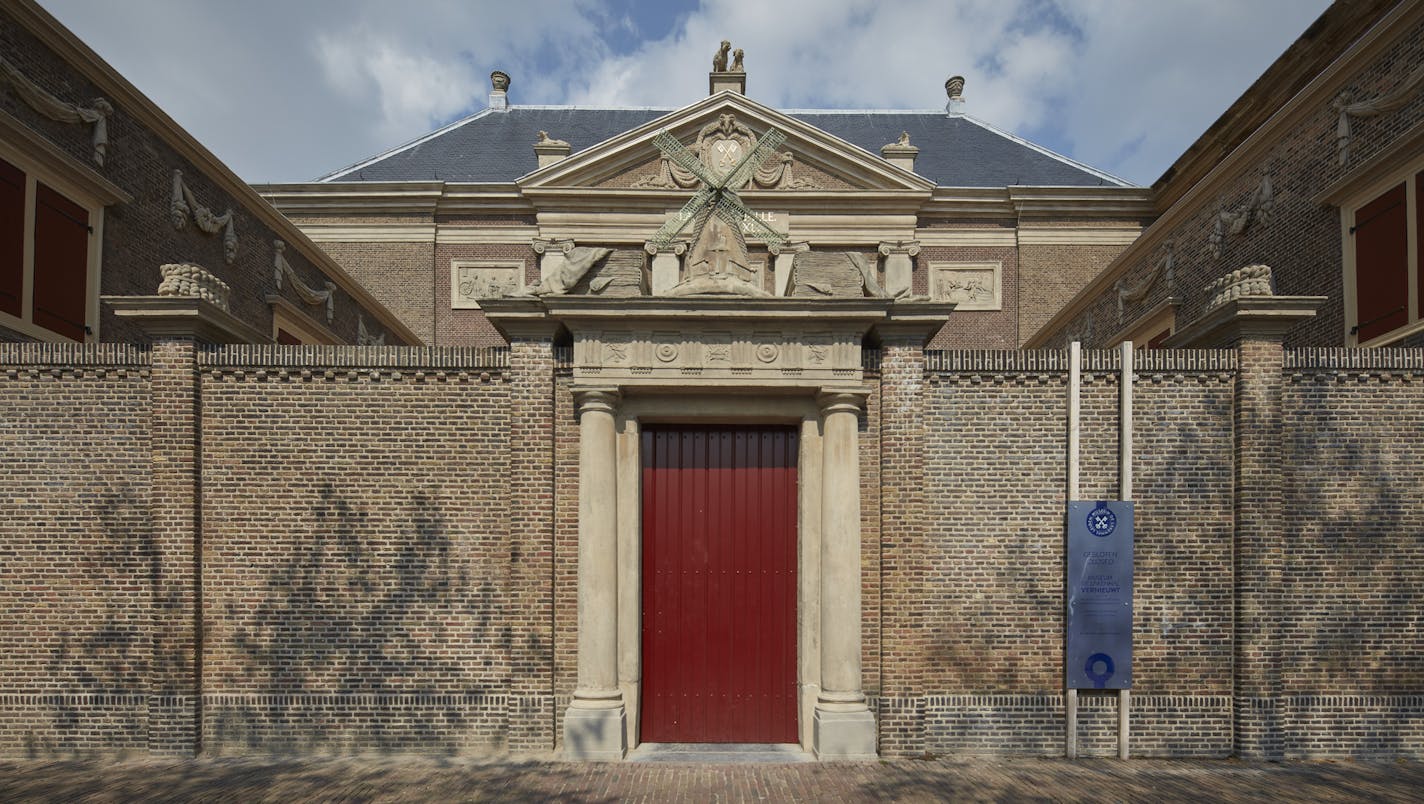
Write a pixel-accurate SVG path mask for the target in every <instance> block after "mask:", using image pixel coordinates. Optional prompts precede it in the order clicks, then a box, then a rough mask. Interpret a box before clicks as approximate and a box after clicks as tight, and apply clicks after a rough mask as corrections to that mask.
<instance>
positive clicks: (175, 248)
mask: <svg viewBox="0 0 1424 804" xmlns="http://www.w3.org/2000/svg"><path fill="white" fill-rule="evenodd" d="M0 53H3V54H4V57H5V59H6V60H7V61H9V62H10V63H11V64H12V65H13V66H14V67H15V68H16V69H18V70H19V71H20V72H22V73H23V74H24V75H25V76H26V77H28V78H29V79H30V80H31V81H33V82H35V83H36V84H38V85H39V86H40V87H41V88H43V89H44V90H45V91H47V92H50V93H51V94H53V95H55V96H56V97H58V98H59V99H60V100H62V101H64V102H67V103H78V104H81V105H88V104H89V103H90V102H91V101H92V99H94V98H96V97H106V98H107V99H108V100H109V101H110V102H111V103H112V105H113V107H114V112H113V114H112V115H111V116H110V117H109V118H108V123H107V126H108V138H109V141H108V148H107V153H106V155H105V157H104V164H103V165H102V166H99V165H96V164H94V161H93V157H92V154H93V150H94V149H93V143H92V139H91V128H90V127H89V126H88V125H70V124H66V123H59V122H55V121H53V120H50V119H48V118H46V117H44V116H43V115H40V114H38V113H37V112H35V110H34V109H32V108H31V107H30V106H29V105H28V104H26V103H25V102H24V101H23V100H21V99H20V98H19V97H18V96H17V95H16V94H15V92H13V91H11V90H10V89H9V88H8V87H3V88H0V110H3V111H4V112H7V113H9V114H11V115H13V116H14V117H15V118H17V119H18V120H20V121H21V122H22V123H23V124H24V125H26V126H28V127H29V128H31V129H32V130H34V131H35V132H37V133H38V134H39V135H41V136H42V137H44V138H45V139H46V140H48V141H49V142H51V143H52V144H54V145H55V146H56V147H58V148H59V149H60V150H61V151H63V152H64V153H65V154H67V155H69V156H71V157H73V158H74V159H75V160H76V161H77V162H79V163H80V164H82V165H84V166H85V167H87V168H90V169H92V170H94V171H95V172H97V173H98V174H99V175H101V176H103V177H104V178H106V179H108V180H109V181H110V182H113V183H114V184H115V185H117V186H118V187H119V188H121V189H123V190H124V191H125V192H127V193H129V194H130V195H131V196H132V197H133V200H132V201H131V202H130V203H117V204H114V205H112V206H110V207H108V208H107V209H106V211H105V214H104V221H103V224H104V226H103V233H104V243H103V250H102V251H103V253H102V262H101V276H100V284H99V293H100V294H101V295H115V296H148V295H153V294H154V293H155V292H156V291H157V289H158V285H159V283H160V282H161V281H162V277H161V276H160V275H159V272H158V267H159V266H160V265H163V264H165V263H178V262H191V263H196V264H198V265H201V266H202V267H203V268H205V269H207V270H208V271H209V272H210V273H212V274H213V275H215V276H216V277H218V278H219V279H221V280H222V281H224V282H226V283H227V284H228V285H229V286H231V288H232V299H231V304H232V313H233V315H234V316H236V317H237V318H239V319H241V320H242V321H244V322H246V323H248V324H250V325H252V326H253V327H255V328H256V329H258V330H259V331H261V332H264V333H266V332H270V331H271V329H272V318H273V316H272V308H271V305H270V304H269V303H268V302H267V300H266V297H267V295H268V294H277V295H280V296H282V297H284V298H286V299H288V300H290V301H291V302H293V303H294V304H295V305H296V306H297V307H298V308H300V309H302V310H305V311H308V312H309V314H310V317H311V318H312V320H313V321H314V322H315V323H317V324H320V325H322V326H326V327H328V328H329V329H331V330H332V331H333V332H335V334H336V335H337V336H338V337H340V338H342V339H344V340H345V341H346V342H348V343H355V341H356V335H357V331H358V326H359V325H358V316H359V317H363V318H364V320H365V325H366V328H367V331H368V332H370V333H371V334H372V335H379V334H381V333H382V332H384V331H385V327H383V326H382V325H381V323H380V322H379V321H378V320H377V318H376V317H375V316H374V315H373V314H372V313H371V311H370V310H367V309H365V308H363V307H362V305H361V304H360V303H359V302H358V301H357V300H355V299H354V298H353V297H352V296H351V295H350V294H348V293H347V292H346V291H345V290H343V289H340V288H338V289H337V291H336V302H335V308H334V313H335V315H334V319H333V321H332V322H330V323H328V322H327V321H326V315H325V307H324V306H315V307H312V306H308V305H305V304H303V302H302V301H301V300H300V298H299V297H298V296H297V295H296V293H295V291H293V290H292V288H291V283H290V282H289V281H284V282H283V288H282V290H280V291H279V290H277V287H276V278H275V274H274V270H273V259H274V256H275V254H276V251H275V247H274V245H273V240H274V239H276V238H278V237H281V236H282V235H280V234H278V233H276V232H275V231H274V230H273V229H272V228H271V227H270V226H268V225H267V224H266V223H265V222H264V221H263V219H262V218H261V217H260V216H258V215H257V214H255V213H254V211H253V209H251V208H249V207H248V206H247V204H248V200H246V199H243V198H240V197H238V196H236V195H234V194H232V193H230V192H228V191H227V190H225V189H224V184H223V183H222V181H221V180H220V179H219V177H217V176H216V175H210V173H211V170H210V169H209V168H206V167H205V166H202V165H197V164H194V163H193V162H192V161H190V160H189V159H187V158H186V157H184V156H183V155H182V154H181V153H180V152H179V150H178V149H176V148H175V147H174V146H173V144H172V143H170V142H169V141H168V139H166V137H165V136H163V135H161V134H159V133H158V132H156V131H154V130H153V129H151V128H149V127H148V124H147V122H146V120H145V118H144V117H143V116H142V115H141V114H140V113H139V112H138V110H136V109H133V108H129V107H128V106H127V105H126V104H125V103H124V102H123V101H122V100H121V99H119V98H117V97H115V94H114V93H113V92H111V91H109V90H106V89H105V88H103V87H101V86H99V85H98V84H96V83H94V82H93V81H91V80H89V79H88V78H87V77H86V76H85V74H84V73H83V72H81V71H80V69H78V68H77V67H76V66H74V65H73V64H71V63H69V62H67V61H66V60H65V58H64V57H62V56H61V55H59V54H57V53H56V52H55V51H53V50H51V49H50V48H49V47H48V46H47V45H46V44H45V43H44V42H42V41H41V40H40V39H39V38H38V37H36V36H35V35H34V34H32V33H31V32H30V31H29V30H27V29H26V28H25V27H24V26H23V25H21V24H20V22H19V19H18V17H17V16H16V14H14V13H13V12H12V11H10V10H8V9H2V8H0ZM175 169H178V170H181V171H182V173H183V181H184V182H185V183H186V184H187V186H188V187H189V188H190V189H191V190H192V192H193V195H194V197H195V198H196V199H197V201H198V203H200V204H201V205H203V206H205V207H207V208H208V209H209V210H211V212H212V213H213V214H214V215H222V214H223V213H224V212H226V211H227V210H229V209H231V210H232V212H233V214H234V216H235V217H234V221H233V225H234V229H235V232H236V235H237V238H238V249H237V254H236V256H235V259H234V260H233V261H232V262H231V263H228V262H227V260H226V258H225V255H224V246H223V237H222V235H221V233H219V234H217V235H208V234H205V233H203V232H202V231H201V230H199V229H198V228H197V226H196V224H195V223H194V222H193V220H192V219H191V218H189V219H188V220H187V222H186V224H185V225H184V226H183V228H182V229H181V230H180V229H175V228H174V225H173V217H172V206H171V199H172V196H173V192H172V191H173V171H174V170H175ZM253 203H256V202H253ZM285 256H286V259H287V261H288V262H289V263H290V264H291V266H292V268H293V270H295V271H296V273H297V275H298V276H299V277H301V279H302V281H303V282H304V283H306V284H307V285H308V286H310V287H312V288H315V289H317V290H321V289H322V288H323V287H324V285H325V282H326V280H327V279H328V278H329V277H327V276H326V275H325V274H323V273H322V271H321V270H320V269H319V268H318V267H317V266H316V263H315V262H313V260H312V259H309V258H308V256H307V255H306V254H304V253H303V249H302V247H300V246H299V245H298V244H295V243H287V248H286V251H285ZM98 325H99V326H98V329H97V333H98V338H99V339H100V340H102V341H117V342H129V343H142V342H143V341H144V336H143V335H142V333H140V332H139V331H138V329H137V328H136V327H135V326H134V325H132V324H130V323H128V322H126V321H124V320H121V319H119V318H117V317H116V316H114V315H113V313H112V312H111V311H109V309H108V308H107V306H106V305H102V304H101V306H100V316H99V321H98ZM10 337H20V336H18V334H17V333H11V335H10ZM24 339H28V338H24ZM398 342H400V339H399V338H397V337H396V336H395V335H394V334H387V337H386V343H387V344H396V343H398Z"/></svg>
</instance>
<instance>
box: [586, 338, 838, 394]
mask: <svg viewBox="0 0 1424 804" xmlns="http://www.w3.org/2000/svg"><path fill="white" fill-rule="evenodd" d="M860 357H861V356H860V336H859V335H858V333H856V332H850V331H845V332H837V331H834V330H825V331H816V332H809V333H807V332H802V331H800V330H797V331H789V330H782V329H771V328H761V327H756V326H754V325H744V326H738V327H726V328H723V327H718V328H716V329H709V330H706V331H684V330H678V329H674V328H671V327H667V328H659V329H647V330H639V329H633V330H618V329H603V330H599V331H591V332H581V333H579V334H578V335H577V336H576V337H575V340H574V364H575V365H574V373H575V376H576V377H582V378H585V379H589V380H593V379H599V380H610V381H629V380H633V381H636V380H638V379H654V380H659V379H661V380H668V379H674V378H679V377H698V378H701V379H732V380H736V379H747V380H756V381H759V382H766V381H770V382H777V381H785V382H800V381H804V380H812V381H835V380H858V379H860V376H861V366H860Z"/></svg>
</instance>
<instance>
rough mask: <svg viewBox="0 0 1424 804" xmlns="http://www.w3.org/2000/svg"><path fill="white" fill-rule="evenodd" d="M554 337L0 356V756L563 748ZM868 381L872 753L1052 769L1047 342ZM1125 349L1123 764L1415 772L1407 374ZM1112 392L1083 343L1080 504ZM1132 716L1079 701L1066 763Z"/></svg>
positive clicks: (1053, 405)
mask: <svg viewBox="0 0 1424 804" xmlns="http://www.w3.org/2000/svg"><path fill="white" fill-rule="evenodd" d="M567 352H568V350H567V348H566V347H555V346H554V345H553V333H552V332H547V333H544V334H542V335H541V334H538V333H524V334H523V335H520V336H519V337H516V338H515V342H514V344H513V345H512V346H511V348H510V350H509V351H505V350H497V351H484V350H472V349H421V350H371V349H357V348H353V347H337V348H326V347H320V348H318V347H301V348H275V347H224V348H220V349H212V348H205V347H195V346H194V345H192V344H191V343H189V342H183V341H177V342H172V341H170V342H164V343H162V344H159V345H156V346H155V347H154V348H153V349H152V350H151V351H138V350H134V349H132V348H130V347H116V346H97V347H95V346H91V347H56V346H46V345H35V344H21V345H10V346H4V347H0V402H3V404H0V424H3V425H4V426H3V427H0V459H3V460H0V477H3V478H4V479H5V481H6V488H7V491H6V494H5V495H3V496H2V497H0V522H4V523H5V524H4V525H3V526H0V554H3V555H4V557H5V559H6V560H5V561H4V562H3V564H0V613H3V617H4V622H5V623H6V626H7V627H6V628H5V629H4V631H3V632H0V648H3V649H2V650H0V671H3V672H0V753H4V754H9V755H27V754H28V755H33V756H56V755H67V754H81V753H96V752H103V753H113V752H121V751H126V750H127V751H145V750H146V751H149V752H152V753H170V754H183V753H191V752H193V751H200V752H202V753H205V754H225V753H243V752H253V751H271V750H279V751H288V750H291V751H303V752H361V751H411V750H423V751H428V750H433V751H439V752H447V753H475V752H486V751H490V750H515V751H527V750H534V751H542V750H550V749H551V748H553V747H554V746H555V743H556V740H557V739H558V735H559V734H561V732H562V729H561V726H560V718H561V717H562V714H563V711H564V708H565V707H566V706H567V704H568V699H569V696H570V694H571V693H572V690H573V687H574V684H575V681H576V659H577V630H576V629H577V577H578V576H577V573H578V568H577V560H576V557H577V510H578V500H577V494H578V469H577V467H578V428H577V421H576V418H575V411H574V405H573V400H572V395H571V393H570V390H569V384H570V379H569V376H568V369H567V361H568V353H567ZM1273 355H1275V356H1273ZM871 356H872V358H874V359H872V360H871V361H870V363H871V366H870V369H871V370H870V372H869V376H870V378H871V381H872V383H873V384H874V385H876V386H878V390H877V391H876V392H875V393H873V394H872V395H871V397H870V399H869V400H867V405H866V414H865V415H864V417H863V418H862V423H861V431H860V437H861V444H862V454H861V470H862V492H863V494H864V495H865V500H864V505H863V507H862V512H863V516H864V520H863V522H862V526H863V528H864V529H863V531H862V536H863V543H862V584H863V586H862V591H863V594H864V597H865V617H864V620H863V631H862V637H863V656H862V659H863V662H864V668H865V679H864V681H865V689H866V691H867V693H868V694H869V695H870V697H871V699H872V703H873V706H874V707H875V711H876V712H877V713H878V718H879V723H880V728H881V735H880V737H881V750H882V753H884V754H885V755H890V756H906V755H915V754H920V753H925V752H928V753H937V754H948V753H956V754H959V753H999V754H1002V753H1020V754H1036V755H1042V754H1057V753H1059V752H1060V751H1061V750H1062V741H1063V716H1062V712H1063V700H1062V644H1063V643H1062V639H1063V617H1062V608H1063V603H1062V593H1063V567H1062V561H1063V559H1062V549H1063V532H1062V503H1063V494H1064V484H1065V455H1064V452H1065V439H1066V393H1067V389H1066V373H1067V372H1066V369H1067V360H1066V355H1065V353H1062V352H931V353H929V354H928V357H927V358H921V357H920V356H919V352H918V349H917V348H916V347H913V346H911V345H908V344H906V343H901V342H896V341H894V340H893V339H890V340H887V341H886V343H885V344H884V345H883V347H882V349H881V350H880V351H879V352H878V353H874V354H872V355H871ZM1136 360H1137V362H1136V372H1137V379H1136V383H1135V391H1134V394H1135V405H1134V408H1135V411H1134V412H1135V416H1134V429H1135V435H1136V453H1135V454H1136V457H1135V461H1134V469H1135V489H1134V491H1135V493H1134V498H1135V500H1136V502H1137V541H1136V605H1135V615H1136V620H1135V668H1134V669H1135V673H1134V676H1135V686H1134V690H1133V752H1134V754H1135V755H1152V756H1226V755H1231V754H1238V755H1260V756H1283V757H1285V758H1297V757H1381V756H1416V757H1417V756H1420V755H1424V732H1421V729H1420V723H1421V722H1424V666H1421V660H1420V658H1419V653H1420V652H1419V651H1418V650H1417V639H1416V635H1415V631H1417V624H1418V622H1419V621H1420V618H1421V617H1424V599H1421V597H1420V596H1419V595H1418V594H1416V593H1415V590H1416V588H1417V587H1419V586H1420V582H1421V580H1424V541H1421V533H1424V502H1421V501H1420V500H1419V499H1418V495H1417V494H1416V493H1414V492H1415V490H1417V489H1418V488H1419V487H1420V486H1421V485H1422V483H1421V481H1424V476H1422V475H1424V469H1421V468H1420V466H1421V458H1424V454H1421V452H1424V448H1421V447H1420V446H1419V445H1418V443H1417V442H1418V441H1419V439H1418V433H1419V432H1421V430H1424V414H1420V412H1419V411H1420V410H1421V409H1424V405H1421V402H1424V400H1421V399H1420V398H1419V397H1420V394H1421V389H1424V352H1421V351H1420V350H1392V351H1389V352H1359V351H1344V350H1316V351H1311V350H1298V351H1289V350H1287V351H1281V350H1280V349H1279V348H1278V347H1277V348H1276V349H1275V351H1274V352H1272V351H1271V349H1270V348H1264V349H1260V348H1257V346H1254V345H1251V344H1248V345H1247V347H1245V348H1243V349H1242V350H1240V351H1237V350H1230V351H1210V352H1153V353H1139V354H1138V355H1137V358H1136ZM1117 381H1118V366H1117V356H1116V354H1115V353H1111V352H1087V353H1085V359H1084V384H1083V396H1082V398H1083V405H1082V410H1083V421H1082V449H1081V456H1082V482H1081V488H1082V492H1081V495H1080V496H1082V497H1083V498H1085V499H1096V498H1105V497H1114V496H1116V489H1117V487H1118V483H1119V467H1118V465H1117V438H1118V436H1117V426H1118V421H1117V418H1118V414H1117V404H1118V401H1117V400H1118V393H1117ZM1272 389H1274V390H1272ZM1272 400H1276V401H1272ZM1273 410H1274V413H1272V411H1273ZM1273 422H1274V424H1273ZM1273 431H1274V432H1276V435H1274V436H1272V435H1271V433H1272V432H1273ZM1272 445H1274V447H1272ZM1263 461H1264V462H1265V463H1262V462H1263ZM1267 464H1270V465H1274V466H1275V467H1277V468H1276V469H1275V470H1271V469H1270V468H1269V466H1268V465H1267ZM1258 486H1259V487H1258ZM1273 489H1274V491H1273ZM1272 495H1276V496H1274V497H1273V496H1272ZM1273 510H1274V511H1276V513H1274V514H1273V513H1271V512H1272V511H1273ZM1272 534H1280V536H1279V537H1274V536H1272ZM194 566H201V573H200V574H194V573H193V572H192V568H193V567H194ZM198 644H201V646H202V647H201V650H199V649H197V647H196V645H198ZM1115 707H1116V704H1115V701H1114V700H1113V699H1112V697H1103V696H1093V695H1089V694H1084V695H1083V697H1082V710H1081V722H1080V731H1079V739H1080V745H1081V748H1082V751H1083V753H1085V754H1088V755H1094V754H1096V755H1107V754H1111V753H1112V752H1113V749H1114V747H1115V730H1116V729H1115V726H1116V723H1115Z"/></svg>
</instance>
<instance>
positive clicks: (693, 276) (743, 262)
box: [667, 215, 771, 297]
mask: <svg viewBox="0 0 1424 804" xmlns="http://www.w3.org/2000/svg"><path fill="white" fill-rule="evenodd" d="M683 273H684V277H685V278H684V279H683V280H682V281H681V282H679V283H678V284H676V285H674V286H673V287H672V288H671V289H670V290H668V294H667V295H669V296H702V295H732V296H758V297H760V296H770V295H771V294H770V293H768V292H767V291H766V289H765V288H761V287H758V286H757V285H755V284H753V283H752V280H753V279H754V278H756V277H757V276H758V274H757V271H756V270H755V269H753V268H752V267H751V266H750V265H749V264H748V260H747V246H746V242H745V241H744V240H743V238H742V235H741V233H740V232H738V231H736V230H735V229H733V228H732V226H730V225H729V224H728V223H727V222H726V221H724V220H722V218H721V217H719V216H716V215H713V216H711V217H710V218H708V219H707V223H706V225H705V226H703V227H702V231H701V232H700V233H699V235H698V237H697V240H696V242H694V243H693V244H692V249H691V251H690V252H689V254H688V257H687V266H686V268H685V270H684V272H683Z"/></svg>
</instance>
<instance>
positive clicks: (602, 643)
mask: <svg viewBox="0 0 1424 804" xmlns="http://www.w3.org/2000/svg"><path fill="white" fill-rule="evenodd" d="M574 398H575V402H576V403H577V405H578V412H579V527H578V531H579V565H578V687H577V688H576V689H575V690H574V700H573V703H572V704H571V705H570V706H569V710H568V712H567V713H566V714H565V715H564V756H565V757H566V758H568V759H584V760H619V759H622V758H623V755H624V753H626V752H627V748H628V745H627V739H626V731H625V728H626V724H625V714H624V709H623V693H622V692H621V691H620V690H619V689H618V484H617V475H618V451H617V450H618V444H617V437H616V433H615V431H614V421H613V414H614V412H615V411H616V410H617V406H618V392H617V390H615V389H612V388H585V389H581V390H579V391H577V392H576V395H575V397H574Z"/></svg>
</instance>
